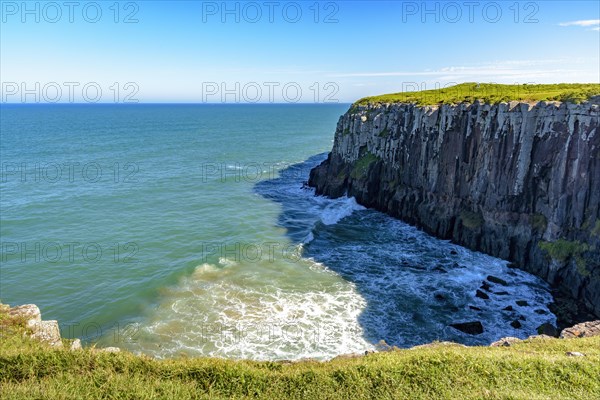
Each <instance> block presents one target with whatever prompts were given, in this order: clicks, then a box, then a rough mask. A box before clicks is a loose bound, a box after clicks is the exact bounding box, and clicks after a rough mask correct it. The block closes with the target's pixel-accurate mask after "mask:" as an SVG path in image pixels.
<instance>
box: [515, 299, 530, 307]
mask: <svg viewBox="0 0 600 400" xmlns="http://www.w3.org/2000/svg"><path fill="white" fill-rule="evenodd" d="M516 303H517V305H518V306H520V307H527V306H528V305H529V303H528V302H527V301H526V300H517V301H516Z"/></svg>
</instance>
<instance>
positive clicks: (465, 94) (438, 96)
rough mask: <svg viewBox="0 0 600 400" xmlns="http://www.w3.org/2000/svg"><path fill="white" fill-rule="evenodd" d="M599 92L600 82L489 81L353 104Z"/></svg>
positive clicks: (575, 96) (582, 96)
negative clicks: (509, 83)
mask: <svg viewBox="0 0 600 400" xmlns="http://www.w3.org/2000/svg"><path fill="white" fill-rule="evenodd" d="M596 95H600V84H595V83H590V84H581V83H573V84H566V83H561V84H554V85H527V84H525V85H501V84H493V83H481V84H477V83H473V82H468V83H461V84H459V85H455V86H451V87H448V88H444V89H435V90H423V91H419V92H403V93H391V94H384V95H381V96H373V97H365V98H362V99H360V100H358V101H357V102H356V103H354V105H353V108H354V107H355V106H357V105H365V104H376V103H414V104H417V105H433V104H440V103H444V104H459V103H463V102H468V103H473V102H474V101H475V100H480V101H483V102H485V103H490V104H497V103H500V102H509V101H513V100H517V101H526V102H538V101H542V100H544V101H568V102H572V103H580V102H582V101H585V100H588V99H589V98H590V97H592V96H596Z"/></svg>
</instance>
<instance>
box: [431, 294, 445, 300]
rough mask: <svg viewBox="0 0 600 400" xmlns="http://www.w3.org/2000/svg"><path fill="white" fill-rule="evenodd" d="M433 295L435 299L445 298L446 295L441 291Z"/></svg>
mask: <svg viewBox="0 0 600 400" xmlns="http://www.w3.org/2000/svg"><path fill="white" fill-rule="evenodd" d="M433 297H435V299H436V300H446V296H444V295H443V294H441V293H436V294H435V295H434V296H433Z"/></svg>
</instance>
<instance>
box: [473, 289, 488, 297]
mask: <svg viewBox="0 0 600 400" xmlns="http://www.w3.org/2000/svg"><path fill="white" fill-rule="evenodd" d="M475 297H479V298H480V299H484V300H489V298H490V296H488V295H487V294H486V293H485V292H482V291H481V290H479V289H477V292H475Z"/></svg>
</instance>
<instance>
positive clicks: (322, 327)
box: [0, 105, 555, 359]
mask: <svg viewBox="0 0 600 400" xmlns="http://www.w3.org/2000/svg"><path fill="white" fill-rule="evenodd" d="M347 107H348V106H347V105H128V106H125V105H30V106H23V105H21V106H8V105H3V106H2V107H1V108H0V111H1V114H2V119H1V120H2V121H1V126H0V128H1V147H0V156H1V162H2V179H1V182H0V189H1V198H0V212H1V224H0V234H1V236H2V239H1V240H2V260H1V261H2V263H1V266H0V299H1V300H2V302H4V303H8V304H13V305H14V304H23V303H35V304H38V305H39V306H40V308H41V310H42V313H43V316H44V318H45V319H57V320H59V322H60V324H61V329H62V333H63V336H67V337H82V338H84V339H85V340H86V341H87V342H88V343H95V342H98V343H99V345H103V346H109V345H110V346H119V347H123V348H127V349H129V350H132V351H136V352H142V353H147V354H151V355H154V356H158V357H172V356H177V355H179V354H181V353H184V354H187V355H213V356H221V357H233V358H239V357H244V358H254V359H284V358H287V359H293V358H300V357H317V358H330V357H333V356H335V355H337V354H342V353H349V352H358V351H364V350H367V349H371V348H372V347H373V346H374V344H376V343H377V342H378V341H379V340H385V341H386V342H387V343H389V344H393V345H398V346H405V347H406V346H412V345H416V344H420V343H425V342H429V341H432V340H454V341H458V342H462V343H466V344H485V343H489V342H490V341H492V340H494V339H497V338H499V337H502V336H519V337H524V336H527V335H530V334H533V333H535V329H536V327H537V326H539V325H540V324H541V323H544V322H554V321H555V317H554V316H553V315H552V314H550V313H549V311H548V309H547V304H548V303H549V302H550V301H551V296H550V294H549V291H548V288H547V286H546V285H545V284H544V283H543V282H541V281H540V280H539V279H537V278H535V277H533V276H531V275H529V274H526V273H524V272H521V271H516V270H510V269H508V268H507V266H506V263H505V262H504V261H502V260H498V259H495V258H492V257H489V256H485V255H482V254H479V253H475V252H471V251H469V250H466V249H463V248H461V247H459V246H455V245H452V244H450V243H448V242H445V241H440V240H437V239H434V238H432V237H430V236H428V235H425V234H424V233H422V232H420V231H418V230H416V229H414V228H412V227H410V226H408V225H406V224H404V223H402V222H400V221H397V220H394V219H392V218H390V217H387V216H386V215H383V214H381V213H378V212H376V211H372V210H366V209H364V208H362V207H361V206H359V205H357V204H356V203H355V202H354V200H353V199H348V198H342V199H337V200H330V199H326V198H323V197H315V196H314V192H313V190H312V189H309V188H306V187H304V185H303V183H304V182H305V181H306V180H307V179H308V172H309V171H310V168H311V167H313V166H314V165H316V164H318V163H319V162H320V161H322V160H323V159H324V158H325V156H326V154H325V152H327V151H328V150H330V148H331V145H332V138H333V132H334V129H335V124H336V121H337V118H338V117H339V115H341V114H342V113H343V112H344V111H345V110H346V109H347ZM490 274H491V275H494V276H498V277H500V278H502V279H505V280H506V281H507V282H508V286H506V287H504V286H502V287H500V286H498V285H496V286H497V287H493V288H492V289H491V290H492V291H493V292H495V293H489V296H490V299H489V300H483V299H479V298H476V297H475V291H476V290H477V289H478V288H479V287H480V286H481V282H482V281H483V280H484V279H485V278H486V276H487V275H490ZM503 292H505V293H503ZM516 300H526V301H527V302H528V306H525V307H519V306H517V305H516V304H515V301H516ZM508 305H512V306H513V307H514V309H515V311H512V312H509V311H502V308H504V307H506V306H508ZM472 307H476V308H479V309H480V310H475V309H473V308H472ZM472 320H480V321H482V323H483V325H484V327H485V332H484V333H483V334H481V335H478V336H469V335H466V334H463V333H461V332H459V331H457V330H455V329H453V328H451V327H449V326H448V325H449V324H450V323H453V322H464V321H472ZM514 320H520V323H521V325H522V328H520V329H515V328H513V327H511V325H510V323H511V322H512V321H514Z"/></svg>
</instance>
